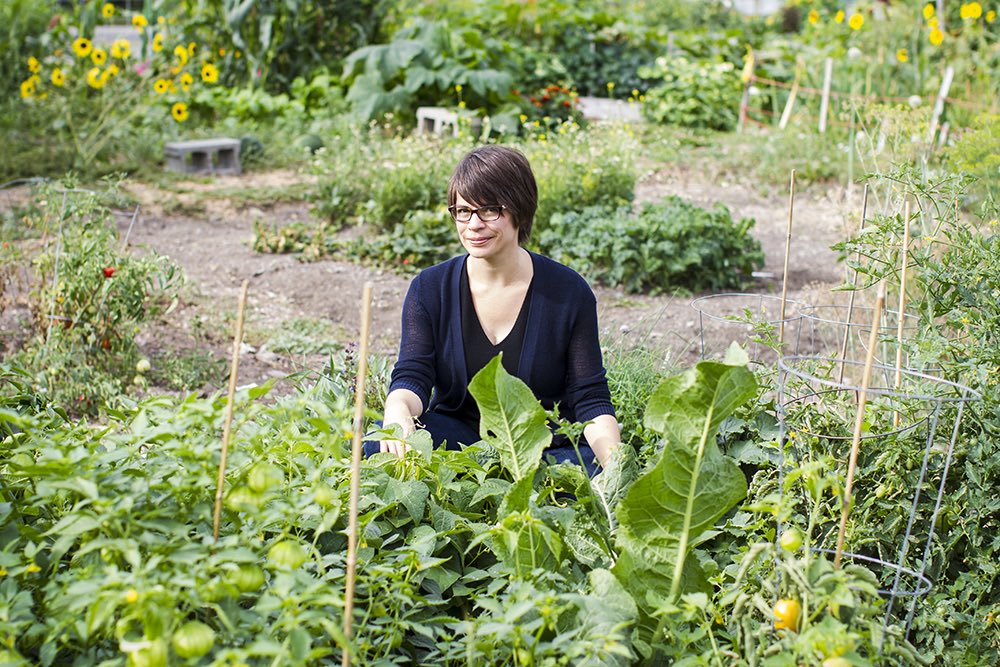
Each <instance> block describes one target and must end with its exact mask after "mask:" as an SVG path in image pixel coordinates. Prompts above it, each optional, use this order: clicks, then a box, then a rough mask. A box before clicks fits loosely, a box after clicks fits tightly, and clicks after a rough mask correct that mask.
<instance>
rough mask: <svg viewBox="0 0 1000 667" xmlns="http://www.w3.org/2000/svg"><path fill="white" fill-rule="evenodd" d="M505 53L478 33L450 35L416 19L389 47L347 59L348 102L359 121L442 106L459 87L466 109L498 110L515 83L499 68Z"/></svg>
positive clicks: (441, 26)
mask: <svg viewBox="0 0 1000 667" xmlns="http://www.w3.org/2000/svg"><path fill="white" fill-rule="evenodd" d="M504 50H505V49H504V46H503V45H502V44H501V43H500V42H499V41H498V40H496V39H494V38H492V37H489V36H486V37H484V36H483V34H481V33H480V32H479V31H477V30H474V29H471V28H464V27H459V28H457V29H455V30H450V29H449V27H448V26H447V25H446V24H444V23H442V22H435V21H427V20H423V19H417V20H416V21H413V23H412V24H411V25H409V26H408V27H405V28H403V29H402V30H400V31H399V32H397V33H396V34H395V35H394V36H393V41H392V42H391V43H389V44H376V45H369V46H364V47H362V48H360V49H358V50H357V51H355V52H354V53H352V54H350V55H349V56H348V57H347V59H346V61H345V63H344V76H343V79H344V81H345V83H349V84H350V89H349V90H348V91H347V101H348V102H350V103H351V105H352V107H353V110H354V113H355V114H356V115H357V116H358V117H359V118H361V119H362V120H369V119H373V118H378V117H379V116H381V115H382V114H384V113H386V112H395V113H403V114H409V113H412V112H413V111H414V110H415V108H416V106H418V105H419V104H425V105H428V104H429V105H434V104H439V103H441V102H443V101H444V100H445V99H447V98H449V97H450V95H451V94H452V91H454V90H455V89H456V86H461V88H460V89H459V90H462V91H464V93H463V96H464V97H465V99H464V100H463V102H465V104H467V105H469V106H471V107H473V108H480V107H484V108H487V109H491V108H495V107H496V106H497V105H498V104H500V103H501V101H502V100H503V99H504V98H506V97H507V96H508V95H509V93H510V89H511V84H512V79H511V77H510V75H509V74H508V73H507V72H505V71H503V70H502V69H500V68H499V65H500V56H501V55H502V54H503V52H504ZM455 105H456V106H457V101H456V102H455Z"/></svg>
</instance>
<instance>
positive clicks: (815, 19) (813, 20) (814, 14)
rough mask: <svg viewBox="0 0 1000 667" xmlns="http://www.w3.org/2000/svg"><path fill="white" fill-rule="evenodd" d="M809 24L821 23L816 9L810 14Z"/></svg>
mask: <svg viewBox="0 0 1000 667" xmlns="http://www.w3.org/2000/svg"><path fill="white" fill-rule="evenodd" d="M809 23H810V24H811V25H816V24H817V23H819V12H817V11H816V10H815V9H813V10H811V11H810V12H809Z"/></svg>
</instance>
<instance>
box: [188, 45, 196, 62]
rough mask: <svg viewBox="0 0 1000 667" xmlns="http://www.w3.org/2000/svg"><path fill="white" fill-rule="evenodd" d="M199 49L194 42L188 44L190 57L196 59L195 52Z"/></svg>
mask: <svg viewBox="0 0 1000 667" xmlns="http://www.w3.org/2000/svg"><path fill="white" fill-rule="evenodd" d="M197 48H198V45H197V44H195V43H194V42H188V55H189V56H191V57H192V58H194V50H195V49H197Z"/></svg>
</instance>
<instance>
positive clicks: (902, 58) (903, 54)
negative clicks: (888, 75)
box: [896, 49, 910, 63]
mask: <svg viewBox="0 0 1000 667" xmlns="http://www.w3.org/2000/svg"><path fill="white" fill-rule="evenodd" d="M909 59H910V52H909V51H907V50H906V49H900V50H898V51H896V60H898V61H899V62H901V63H905V62H906V61H907V60H909Z"/></svg>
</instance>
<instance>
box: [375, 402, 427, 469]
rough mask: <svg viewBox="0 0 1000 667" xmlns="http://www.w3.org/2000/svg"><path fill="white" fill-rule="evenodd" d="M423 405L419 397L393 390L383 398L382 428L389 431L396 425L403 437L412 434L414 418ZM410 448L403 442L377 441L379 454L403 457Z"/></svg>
mask: <svg viewBox="0 0 1000 667" xmlns="http://www.w3.org/2000/svg"><path fill="white" fill-rule="evenodd" d="M422 408H423V404H422V403H421V401H420V397H419V396H417V395H416V394H415V393H413V392H412V391H410V390H409V389H394V390H393V391H392V392H390V394H389V395H388V396H386V398H385V413H384V415H383V417H382V428H383V429H389V428H390V427H391V426H392V425H394V424H395V425H398V426H399V427H400V428H401V429H402V430H403V437H404V438H407V437H409V436H410V434H412V433H413V432H414V431H415V430H416V428H417V426H416V417H417V415H419V414H420V412H421V409H422ZM409 449H410V447H409V445H407V444H406V442H404V441H403V440H396V439H388V440H381V441H379V451H380V452H390V453H392V454H395V455H396V456H400V457H401V456H403V455H404V454H406V452H407V451H409Z"/></svg>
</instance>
